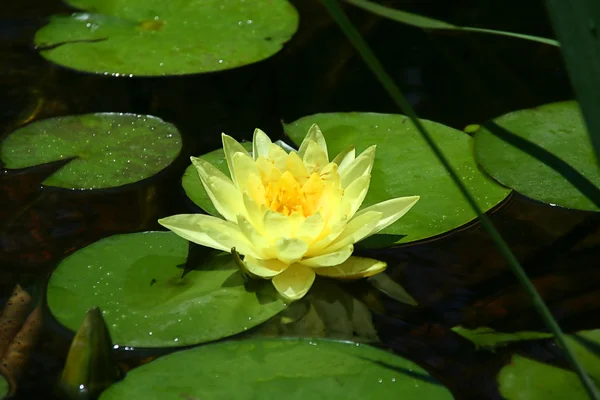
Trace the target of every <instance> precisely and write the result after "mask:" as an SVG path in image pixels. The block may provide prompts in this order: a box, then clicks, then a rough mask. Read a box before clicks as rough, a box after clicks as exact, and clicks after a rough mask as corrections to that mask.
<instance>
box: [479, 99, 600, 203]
mask: <svg viewBox="0 0 600 400" xmlns="http://www.w3.org/2000/svg"><path fill="white" fill-rule="evenodd" d="M493 122H495V123H496V124H497V125H499V126H500V127H502V128H504V129H505V130H507V131H509V132H510V133H512V134H514V135H515V136H516V137H517V139H519V138H520V139H526V140H528V141H530V142H533V143H534V144H536V145H538V146H540V147H541V148H542V149H544V150H546V151H547V152H549V153H551V155H554V156H555V157H558V158H560V159H562V160H563V161H565V162H566V163H567V164H569V165H570V166H571V167H572V168H574V169H575V170H576V171H578V172H579V173H580V174H581V175H583V177H585V178H587V180H589V181H590V185H591V186H592V190H593V186H595V187H596V191H598V190H600V169H599V168H598V164H597V161H596V157H595V155H594V150H593V148H592V145H591V143H590V139H589V136H588V133H587V130H586V127H585V124H584V121H583V118H582V117H581V112H580V110H579V106H578V104H577V102H575V101H565V102H560V103H552V104H546V105H543V106H541V107H536V108H531V109H527V110H519V111H515V112H511V113H508V114H505V115H503V116H501V117H498V118H496V119H494V120H493ZM475 154H476V157H477V161H478V162H479V164H480V165H481V166H482V167H483V168H484V169H485V171H486V172H487V173H489V174H490V175H491V176H492V177H494V178H495V179H496V180H498V182H500V183H501V184H503V185H505V186H508V187H510V188H512V189H514V190H515V191H517V192H519V193H521V194H523V195H524V196H527V197H529V198H531V199H534V200H538V201H541V202H544V203H549V204H552V205H559V206H562V207H566V208H573V209H577V210H588V211H600V207H598V205H597V204H594V202H593V201H592V200H590V199H588V198H587V197H586V196H584V195H583V194H582V193H581V192H580V191H579V190H578V189H577V188H575V187H574V186H573V185H572V184H571V183H570V182H569V181H568V180H567V179H566V178H565V177H564V176H563V175H561V174H560V173H558V172H556V171H555V170H554V169H552V168H551V167H549V166H548V165H546V164H545V163H544V162H542V161H539V160H538V159H537V158H535V157H533V156H532V155H529V154H528V153H527V152H525V151H523V150H521V149H520V148H518V147H516V146H514V145H512V144H509V143H507V142H506V141H505V140H502V139H500V138H499V137H498V136H496V135H494V134H492V133H491V132H490V131H489V130H488V129H484V128H482V129H480V130H479V131H478V132H477V133H476V135H475Z"/></svg>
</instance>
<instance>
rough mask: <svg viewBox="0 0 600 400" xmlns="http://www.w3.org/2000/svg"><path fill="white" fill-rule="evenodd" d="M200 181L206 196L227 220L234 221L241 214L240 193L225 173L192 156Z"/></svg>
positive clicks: (241, 202)
mask: <svg viewBox="0 0 600 400" xmlns="http://www.w3.org/2000/svg"><path fill="white" fill-rule="evenodd" d="M191 160H192V164H194V167H196V171H197V172H198V176H199V177H200V182H202V186H203V187H204V190H206V194H207V195H208V198H209V199H210V201H211V202H212V203H213V205H214V206H215V208H216V209H217V211H218V212H219V214H221V215H222V216H223V218H225V219H226V220H228V221H235V218H236V215H238V214H243V213H244V209H243V201H242V195H241V193H240V192H239V191H238V190H237V188H236V187H235V186H234V184H233V183H232V182H231V179H229V178H228V177H227V176H225V174H223V173H222V172H221V171H219V170H218V169H217V168H215V167H214V166H212V165H211V164H210V163H208V162H207V161H205V160H203V159H201V158H195V157H192V158H191Z"/></svg>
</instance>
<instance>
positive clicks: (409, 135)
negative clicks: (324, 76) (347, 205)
mask: <svg viewBox="0 0 600 400" xmlns="http://www.w3.org/2000/svg"><path fill="white" fill-rule="evenodd" d="M422 121H423V123H424V125H425V127H426V128H427V130H428V131H429V133H430V134H431V135H432V136H433V138H434V139H435V140H436V142H437V144H438V145H439V146H440V147H441V148H442V149H443V151H444V154H445V155H446V157H448V159H449V160H450V163H451V164H452V166H453V167H454V168H455V170H456V171H457V172H458V173H459V175H460V176H461V177H462V178H463V181H464V182H465V184H466V185H467V187H468V188H469V189H470V190H471V193H472V194H473V195H474V196H475V198H476V199H477V202H478V204H479V206H480V207H481V208H482V209H483V210H489V209H490V208H492V207H494V206H496V205H497V204H499V203H500V202H501V201H502V200H504V199H505V198H506V197H507V196H508V195H509V193H510V190H508V189H506V188H504V187H502V186H500V185H498V184H497V183H496V182H494V181H493V179H490V178H489V177H487V176H486V175H485V174H483V173H482V172H481V171H480V170H479V168H478V166H477V164H476V163H475V160H474V158H473V154H472V152H473V148H472V146H473V143H472V138H471V137H470V136H469V135H467V134H465V133H463V132H460V131H458V130H455V129H452V128H450V127H447V126H445V125H442V124H439V123H437V122H432V121H427V120H422ZM313 123H316V124H318V125H319V127H320V128H321V130H322V131H323V135H324V136H325V139H326V140H327V146H328V148H329V154H331V155H332V157H333V156H334V155H335V154H337V153H339V152H340V151H342V150H343V149H344V148H346V147H347V146H349V145H352V144H354V145H355V146H356V151H357V154H358V153H359V152H362V151H363V150H365V149H366V148H367V147H369V146H371V145H373V144H376V145H377V153H376V154H375V164H374V166H373V171H372V174H371V186H370V189H369V192H368V194H367V197H366V198H365V201H364V203H363V207H367V206H370V205H373V204H375V203H379V202H381V201H385V200H389V199H392V198H395V197H402V196H413V195H418V196H421V199H420V200H419V201H418V202H417V204H416V205H415V206H414V207H413V208H412V209H411V210H410V212H409V213H408V214H406V215H405V216H404V217H402V218H401V219H400V220H399V221H398V222H396V223H395V224H393V225H391V226H389V227H388V228H386V229H384V230H383V231H382V232H380V234H387V235H394V236H397V237H396V238H395V240H394V242H395V243H408V242H414V241H416V240H420V239H425V238H429V237H432V236H436V235H440V234H443V233H446V232H448V231H451V230H453V229H455V228H458V227H460V226H461V225H464V224H466V223H468V222H470V221H472V220H474V219H475V218H476V217H477V215H476V214H475V212H474V211H473V210H472V209H471V207H469V204H468V203H467V202H466V200H465V199H464V197H463V196H462V194H461V193H460V191H459V190H458V188H456V185H455V184H454V182H453V181H452V179H451V178H450V176H449V175H448V173H447V172H446V170H445V169H444V167H443V166H442V164H441V163H440V162H439V161H438V159H437V158H436V157H435V155H434V154H433V153H432V151H431V149H430V148H429V146H428V145H427V144H426V143H425V141H424V140H423V139H422V138H421V135H420V134H419V132H418V131H417V129H416V128H415V127H414V126H413V124H412V123H411V122H410V120H409V119H408V118H407V117H405V116H403V115H394V114H375V113H330V114H315V115H311V116H307V117H303V118H301V119H299V120H297V121H295V122H293V123H291V124H289V125H285V126H284V128H285V132H286V133H287V134H288V135H289V136H290V138H291V139H292V140H293V141H294V142H295V143H297V144H298V143H300V142H301V141H302V139H303V138H304V136H305V135H306V132H307V131H308V128H309V127H310V126H311V125H312V124H313ZM402 235H404V236H402ZM392 237H393V236H392ZM374 238H375V239H376V238H377V236H375V237H374ZM374 238H371V239H374ZM368 240H369V239H368ZM384 242H387V241H385V240H384ZM369 246H370V247H376V246H377V247H380V246H381V244H379V245H378V243H377V241H376V240H370V243H369Z"/></svg>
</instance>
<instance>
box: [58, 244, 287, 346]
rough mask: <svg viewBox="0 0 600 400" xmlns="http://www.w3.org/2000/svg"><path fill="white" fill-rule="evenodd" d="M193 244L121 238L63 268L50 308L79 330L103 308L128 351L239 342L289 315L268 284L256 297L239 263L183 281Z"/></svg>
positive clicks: (214, 266)
mask: <svg viewBox="0 0 600 400" xmlns="http://www.w3.org/2000/svg"><path fill="white" fill-rule="evenodd" d="M187 252H188V242H187V241H186V240H184V239H181V238H180V237H179V236H177V235H175V234H173V233H171V232H146V233H135V234H128V235H116V236H111V237H108V238H105V239H102V240H100V241H98V242H96V243H93V244H91V245H90V246H87V247H85V248H83V249H81V250H79V251H77V252H76V253H74V254H72V255H70V256H69V257H67V258H66V259H65V260H63V261H62V262H61V263H60V264H59V266H58V268H57V269H56V271H54V273H53V275H52V277H51V278H50V282H49V284H48V294H47V298H48V306H49V308H50V311H51V312H52V314H54V316H55V317H56V319H57V320H58V321H59V322H60V323H62V324H63V325H65V326H66V327H68V328H70V329H71V330H76V329H77V328H78V327H79V326H80V325H81V323H82V321H83V316H84V315H85V313H86V311H87V310H88V309H89V308H92V307H100V308H101V309H102V311H103V314H104V319H105V321H106V323H107V325H108V328H109V331H110V335H111V337H112V339H113V341H114V342H115V343H116V344H118V345H122V346H135V347H171V346H185V345H190V344H196V343H202V342H207V341H211V340H216V339H220V338H223V337H227V336H231V335H234V334H236V333H239V332H243V331H245V330H247V329H249V328H251V327H253V326H255V325H258V324H260V323H262V322H264V321H266V320H267V319H269V318H271V317H273V316H274V315H276V314H277V313H278V312H280V311H281V310H283V309H284V308H285V304H284V303H283V302H282V301H281V300H279V299H278V298H277V296H276V294H275V291H274V289H273V287H272V285H271V284H270V282H267V281H253V282H251V284H253V286H249V287H248V289H247V288H246V287H245V286H244V279H243V277H242V275H241V274H240V272H239V269H238V267H237V266H236V265H235V262H234V260H233V258H232V257H231V255H229V254H226V253H219V254H218V255H216V256H212V257H207V258H206V259H205V260H204V263H203V264H202V265H199V266H198V269H196V270H193V271H190V272H189V273H187V274H186V275H185V276H184V277H183V278H182V277H181V275H182V271H183V267H184V266H185V261H186V256H187Z"/></svg>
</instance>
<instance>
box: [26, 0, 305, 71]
mask: <svg viewBox="0 0 600 400" xmlns="http://www.w3.org/2000/svg"><path fill="white" fill-rule="evenodd" d="M67 3H69V4H70V5H72V6H74V7H76V8H79V9H82V10H85V11H87V12H77V13H73V14H71V15H68V16H54V17H52V18H51V20H50V23H49V24H48V25H46V26H45V27H43V28H41V29H40V30H39V31H38V32H37V34H36V36H35V44H36V45H37V46H39V48H40V50H41V54H42V56H43V57H45V58H46V59H48V60H50V61H52V62H55V63H57V64H60V65H64V66H67V67H70V68H74V69H76V70H81V71H86V72H94V73H104V74H112V75H115V76H132V75H136V76H139V75H142V76H158V75H183V74H195V73H201V72H211V71H221V70H225V69H231V68H235V67H239V66H243V65H247V64H251V63H254V62H257V61H260V60H263V59H266V58H268V57H270V56H272V55H274V54H275V53H277V52H278V51H279V50H280V49H281V48H282V46H283V44H284V43H285V42H287V41H288V40H289V39H290V38H291V36H292V35H293V34H294V33H295V32H296V29H297V26H298V14H297V12H296V10H295V8H294V7H293V6H292V5H291V4H290V3H289V2H288V1H287V0H252V1H243V0H205V1H189V0H169V1H163V0H141V1H132V0H113V1H106V0H69V1H67Z"/></svg>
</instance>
